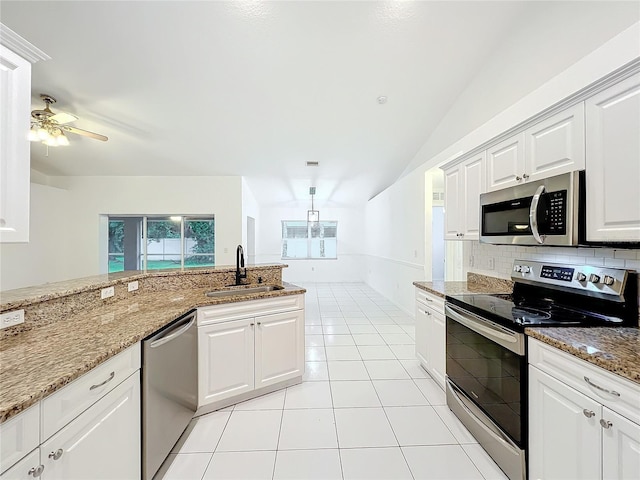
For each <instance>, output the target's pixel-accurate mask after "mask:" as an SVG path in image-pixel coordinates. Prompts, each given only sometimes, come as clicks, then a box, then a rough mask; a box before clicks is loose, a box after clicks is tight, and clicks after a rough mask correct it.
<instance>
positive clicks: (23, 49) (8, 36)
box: [0, 23, 51, 63]
mask: <svg viewBox="0 0 640 480" xmlns="http://www.w3.org/2000/svg"><path fill="white" fill-rule="evenodd" d="M0 44H1V45H4V46H5V47H7V48H8V49H9V50H11V51H13V52H15V53H17V54H18V55H20V56H21V57H22V58H24V59H25V60H28V61H29V62H30V63H36V62H38V61H40V60H51V57H50V56H49V55H47V54H46V53H44V52H43V51H42V50H40V49H39V48H38V47H36V46H35V45H33V44H31V43H29V42H28V41H27V40H25V39H24V38H22V37H21V36H20V35H18V34H17V33H16V32H14V31H13V30H11V29H10V28H9V27H7V26H6V25H4V24H2V23H0Z"/></svg>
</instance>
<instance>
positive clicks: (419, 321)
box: [416, 302, 431, 371]
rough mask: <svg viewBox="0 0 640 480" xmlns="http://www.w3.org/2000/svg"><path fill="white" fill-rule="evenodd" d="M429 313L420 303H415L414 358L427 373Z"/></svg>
mask: <svg viewBox="0 0 640 480" xmlns="http://www.w3.org/2000/svg"><path fill="white" fill-rule="evenodd" d="M430 315H431V312H430V311H429V309H428V308H426V307H425V306H424V305H422V304H421V303H420V302H416V357H418V360H419V361H420V364H421V365H422V367H423V368H424V369H425V370H427V371H429V352H428V349H427V344H428V338H429V323H430V322H431V317H430Z"/></svg>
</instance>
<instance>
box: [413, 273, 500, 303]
mask: <svg viewBox="0 0 640 480" xmlns="http://www.w3.org/2000/svg"><path fill="white" fill-rule="evenodd" d="M413 284H414V285H415V286H416V287H418V288H420V289H422V290H424V291H426V292H429V293H432V294H434V295H437V296H439V297H442V298H444V297H445V296H447V295H462V294H467V293H511V292H512V291H513V282H512V281H511V280H504V279H502V278H495V277H488V276H485V275H479V274H477V273H469V274H467V281H466V282H413Z"/></svg>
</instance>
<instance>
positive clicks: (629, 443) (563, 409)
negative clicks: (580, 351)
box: [529, 338, 640, 479]
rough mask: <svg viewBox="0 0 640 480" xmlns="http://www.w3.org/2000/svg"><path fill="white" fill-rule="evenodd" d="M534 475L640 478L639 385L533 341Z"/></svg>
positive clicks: (531, 461) (531, 472)
mask: <svg viewBox="0 0 640 480" xmlns="http://www.w3.org/2000/svg"><path fill="white" fill-rule="evenodd" d="M529 362H530V365H529V478H531V479H561V478H562V479H564V478H580V479H614V478H615V479H637V478H640V423H639V422H640V385H637V384H634V383H633V382H630V381H628V380H626V379H624V378H622V377H618V376H616V375H614V374H612V373H610V372H608V371H606V370H603V369H601V368H599V367H596V366H594V365H592V364H589V363H587V362H585V361H584V360H581V359H578V358H576V357H573V356H571V355H569V354H567V353H565V352H562V351H560V350H558V349H555V348H553V347H551V346H549V345H546V344H543V343H541V342H538V341H536V340H533V339H531V338H530V339H529Z"/></svg>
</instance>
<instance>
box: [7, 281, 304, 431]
mask: <svg viewBox="0 0 640 480" xmlns="http://www.w3.org/2000/svg"><path fill="white" fill-rule="evenodd" d="M283 285H284V287H285V288H284V290H275V291H272V292H265V293H255V294H248V295H238V296H232V297H219V298H212V297H207V296H205V293H206V292H207V291H209V290H211V289H210V288H208V289H203V288H200V289H193V288H190V289H187V288H184V289H176V290H173V291H152V292H140V294H138V295H135V296H132V297H130V298H128V299H123V300H118V301H115V302H113V303H110V304H107V305H104V306H99V307H95V308H92V309H88V310H85V311H83V312H82V313H76V314H72V315H68V316H66V317H65V318H61V319H59V320H58V321H56V322H54V323H50V324H47V325H44V326H42V327H39V328H34V329H31V330H28V331H25V332H22V333H21V334H20V335H15V336H13V337H7V338H4V339H2V342H0V423H2V422H4V421H6V420H7V419H9V418H11V417H12V416H14V415H16V414H18V413H19V412H21V411H23V410H24V409H26V408H28V407H29V406H31V405H34V404H35V403H37V402H38V401H39V400H41V399H42V398H44V397H46V396H47V395H50V394H51V393H53V392H54V391H56V390H57V389H59V388H61V387H62V386H64V385H66V384H68V383H69V382H71V381H72V380H74V379H76V378H78V377H79V376H81V375H82V374H84V373H87V372H88V371H89V370H91V369H92V368H94V367H96V366H97V365H99V364H100V363H102V362H104V361H105V360H107V359H108V358H110V357H112V356H114V355H116V354H117V353H119V352H121V351H123V350H125V349H126V348H128V347H130V346H131V345H133V344H135V343H136V342H139V341H140V340H142V339H143V338H145V337H147V336H149V335H150V334H152V333H153V332H155V331H157V330H158V329H160V328H162V327H163V326H165V325H167V324H168V323H170V322H172V321H173V320H175V319H176V318H178V317H180V316H181V315H183V314H185V313H187V312H189V311H191V310H193V309H194V308H197V307H202V306H207V305H217V304H221V303H230V302H239V301H245V300H255V299H259V298H270V297H278V296H283V295H297V294H301V293H305V291H306V290H304V289H303V288H301V287H298V286H296V285H292V284H286V283H285V284H283Z"/></svg>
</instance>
